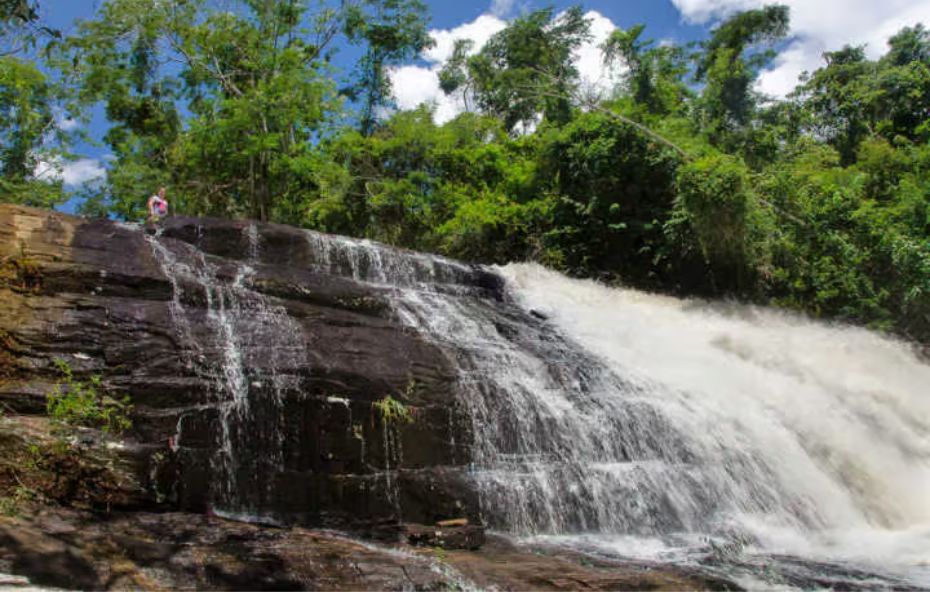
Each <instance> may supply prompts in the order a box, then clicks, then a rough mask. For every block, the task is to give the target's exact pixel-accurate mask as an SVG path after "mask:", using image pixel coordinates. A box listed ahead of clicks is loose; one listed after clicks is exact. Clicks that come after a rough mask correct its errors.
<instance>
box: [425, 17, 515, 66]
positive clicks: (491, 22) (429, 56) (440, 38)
mask: <svg viewBox="0 0 930 592" xmlns="http://www.w3.org/2000/svg"><path fill="white" fill-rule="evenodd" d="M506 26H507V22H506V21H504V20H503V19H501V18H498V17H496V16H494V15H492V14H482V15H481V16H479V17H478V18H476V19H475V20H473V21H472V22H470V23H465V24H464V25H459V26H458V27H455V28H454V29H433V30H432V31H430V32H429V35H430V37H432V38H433V41H435V42H436V45H434V46H433V47H431V48H430V49H427V50H426V51H424V52H423V59H425V60H427V61H429V62H434V63H440V64H441V63H443V62H445V61H446V60H448V59H449V58H451V57H452V50H453V49H454V48H455V41H456V39H471V40H472V42H474V46H473V47H472V52H477V51H478V50H479V49H481V48H482V47H484V44H485V43H487V42H488V40H489V39H490V38H491V37H492V36H493V35H494V33H497V32H498V31H500V30H501V29H503V28H504V27H506Z"/></svg>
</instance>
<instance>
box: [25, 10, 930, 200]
mask: <svg viewBox="0 0 930 592" xmlns="http://www.w3.org/2000/svg"><path fill="white" fill-rule="evenodd" d="M772 1H773V0H586V1H581V2H572V1H568V0H458V1H454V0H453V1H448V0H426V3H427V4H428V6H429V10H430V14H431V25H430V26H431V29H432V34H433V36H434V38H435V39H436V40H437V42H438V43H437V45H436V47H434V48H433V49H431V50H429V51H428V52H426V53H425V54H424V55H423V56H421V59H418V60H415V61H413V62H412V63H411V64H408V65H406V66H403V67H400V68H398V69H397V70H396V71H395V72H394V73H393V75H392V80H393V83H394V91H395V97H396V99H397V104H398V106H399V107H400V108H412V107H415V106H417V105H418V104H420V103H421V102H424V101H427V102H431V103H433V104H435V105H436V111H435V112H436V116H437V119H440V120H444V119H448V118H450V117H452V116H454V115H455V114H456V113H457V112H459V111H460V110H461V109H462V102H461V99H460V98H459V99H456V98H454V97H452V98H450V97H445V96H444V95H442V93H441V92H440V91H439V90H438V78H437V72H438V70H439V68H441V66H442V63H443V62H444V60H445V59H447V57H448V55H449V53H450V51H451V46H452V43H453V41H454V39H456V38H462V37H466V38H471V39H473V40H474V41H475V42H476V46H480V45H481V43H483V42H484V41H486V40H487V38H488V37H490V35H491V34H493V33H494V32H495V31H497V30H499V29H500V28H502V27H503V26H505V24H506V21H507V20H509V19H512V18H513V17H515V16H517V15H519V14H521V13H523V12H526V11H530V10H534V9H538V8H544V7H548V6H552V7H554V8H555V9H556V11H559V10H563V9H565V8H568V7H569V6H572V5H575V4H580V5H581V6H582V7H583V9H584V10H585V11H586V13H587V15H588V16H589V18H590V19H591V22H592V31H593V32H594V33H595V39H594V41H592V43H591V44H589V45H588V46H587V47H584V48H582V50H581V51H580V52H579V55H578V56H577V65H578V67H579V70H581V72H582V77H583V80H584V81H585V83H586V84H588V85H590V86H591V87H592V88H595V89H597V88H599V87H601V86H603V87H605V88H606V86H607V85H609V83H610V82H611V80H610V74H608V73H605V72H604V71H603V70H602V66H601V65H600V54H599V51H598V50H597V47H596V44H597V43H598V42H599V41H600V40H601V39H603V38H604V37H606V35H607V34H609V32H610V30H612V29H613V28H615V27H621V28H627V27H629V26H631V25H634V24H638V23H644V24H645V25H646V35H647V36H648V37H651V38H653V39H656V40H658V41H674V42H677V43H686V42H688V41H694V40H699V39H702V38H704V37H706V36H707V34H708V32H709V31H710V29H711V28H712V27H713V26H714V24H715V23H716V22H719V20H720V19H721V18H724V17H725V16H727V15H728V14H730V13H732V12H734V11H736V10H743V9H747V8H755V7H759V6H762V5H764V4H768V3H771V2H772ZM778 1H779V2H780V3H782V4H787V5H788V6H789V8H790V9H791V15H792V27H791V37H790V38H789V40H788V41H787V42H786V43H784V44H783V46H782V48H781V52H780V54H779V55H778V56H777V57H776V59H775V61H774V62H773V64H772V66H771V67H770V68H769V69H768V70H767V71H764V72H763V73H762V75H761V76H760V78H759V80H758V81H757V88H758V89H759V90H761V91H763V92H766V93H767V94H770V95H773V96H784V95H785V94H787V93H788V92H790V91H791V90H792V89H793V88H794V86H795V85H796V83H797V79H798V75H799V74H801V73H802V72H804V71H805V70H813V69H815V68H817V67H818V66H819V65H820V63H821V54H822V53H823V52H824V51H830V50H835V49H839V48H840V47H842V46H843V45H844V44H847V43H849V44H857V45H858V44H864V45H866V50H867V53H868V54H869V55H870V56H871V57H877V56H878V55H881V54H882V53H883V52H884V51H885V47H886V46H885V41H886V40H887V38H888V37H889V36H891V35H892V34H894V33H895V32H897V31H898V30H899V29H900V28H901V27H902V26H910V25H913V24H916V23H917V22H923V23H925V24H928V25H930V0H778ZM101 3H102V0H40V7H41V13H42V15H43V17H44V19H45V20H46V21H47V22H48V24H49V25H51V26H53V27H56V28H59V29H62V30H63V31H64V32H66V33H67V32H69V31H71V30H73V28H74V21H75V19H78V18H91V17H93V15H94V13H95V12H96V10H97V8H98V6H99V5H100V4H101ZM341 54H342V59H338V58H337V65H340V66H342V67H344V68H350V67H351V62H352V60H353V58H354V55H355V52H354V51H352V50H349V49H346V50H345V51H342V52H341ZM613 74H614V75H615V74H616V73H613ZM105 129H106V122H105V120H104V118H103V117H101V116H99V110H98V116H97V117H95V118H94V121H93V122H92V123H91V124H90V129H89V131H90V133H91V135H92V136H95V137H97V138H100V137H101V136H102V134H103V132H104V131H105ZM75 151H76V152H77V153H78V156H79V159H78V160H77V161H76V162H75V163H70V164H66V165H65V170H64V178H65V180H66V181H67V182H69V183H71V184H76V183H80V182H82V181H86V180H87V179H88V178H92V177H93V176H94V175H99V174H101V172H102V171H103V167H105V160H106V156H107V152H106V148H105V147H104V146H93V145H89V144H83V145H80V146H77V147H76V150H75ZM143 192H144V191H143ZM72 207H73V204H69V205H68V206H66V209H72Z"/></svg>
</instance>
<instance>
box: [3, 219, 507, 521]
mask: <svg viewBox="0 0 930 592" xmlns="http://www.w3.org/2000/svg"><path fill="white" fill-rule="evenodd" d="M157 234H158V236H153V235H152V234H147V233H146V232H144V231H143V229H142V228H139V227H132V226H128V225H122V224H119V223H115V222H112V221H107V220H84V219H80V218H76V217H72V216H67V215H63V214H59V213H54V212H48V211H43V210H36V209H30V208H24V207H17V206H9V205H0V268H2V269H0V307H2V310H3V314H0V403H2V404H3V405H4V407H5V408H6V409H7V411H8V413H13V414H17V413H18V414H25V415H35V414H42V413H43V412H44V409H45V396H46V394H47V393H48V392H49V391H50V389H51V388H52V387H53V386H54V384H55V383H56V381H57V380H59V379H60V376H59V374H58V372H57V370H56V369H55V363H54V362H55V360H56V359H61V360H64V361H66V362H67V363H68V364H69V365H70V366H71V367H72V368H73V369H74V372H75V375H76V377H78V378H84V379H86V378H87V377H89V376H91V375H100V376H101V378H102V389H103V390H104V391H105V392H107V393H109V394H114V395H120V396H121V395H124V394H125V395H129V397H130V399H131V401H132V404H133V405H134V412H133V417H132V419H133V428H132V429H131V430H130V432H128V434H127V440H128V441H129V442H131V443H132V446H131V449H132V450H133V451H134V456H135V457H134V458H133V463H135V466H137V468H138V475H137V478H138V481H139V483H140V487H142V489H143V490H144V491H146V492H147V496H148V501H149V503H150V504H151V505H152V506H153V507H154V506H156V505H161V506H163V507H167V508H176V509H187V510H193V511H200V512H207V511H214V510H221V509H222V510H227V511H231V512H238V513H242V514H256V515H259V514H260V515H262V516H263V517H264V518H266V519H270V520H275V521H278V522H284V523H300V524H310V525H322V526H336V527H350V528H360V529H363V528H365V527H366V525H367V524H368V523H370V522H372V521H377V520H383V519H396V520H400V519H401V517H402V518H403V519H404V520H407V521H413V522H423V523H433V522H435V521H436V520H441V519H444V518H450V517H456V516H460V515H467V516H469V517H471V518H473V519H477V502H476V500H475V499H474V495H473V494H471V493H469V489H468V488H467V487H465V486H464V484H463V479H464V476H463V475H464V467H465V465H466V463H467V462H468V438H469V436H468V425H467V422H465V421H463V418H462V417H461V414H460V413H459V411H458V410H457V408H456V405H455V403H454V400H453V398H452V388H453V383H454V380H455V374H454V371H453V370H452V369H451V368H450V367H449V364H448V362H447V359H446V358H445V357H444V356H443V355H442V352H440V351H439V350H438V349H437V348H436V346H434V345H432V344H430V343H429V342H427V341H425V340H423V339H422V338H421V337H419V336H418V335H417V333H416V332H415V331H411V330H410V329H409V328H407V327H406V326H405V325H404V324H403V323H402V322H400V320H399V319H398V318H397V315H396V314H395V312H394V311H392V310H391V309H390V306H389V298H388V297H389V295H390V293H391V290H392V289H396V287H395V288H392V287H390V286H386V285H384V283H383V282H380V281H379V280H380V279H383V278H381V277H380V276H379V275H378V274H379V273H381V274H382V275H383V270H382V269H381V268H379V267H377V266H378V265H381V262H380V261H374V260H370V259H364V258H360V257H359V256H358V255H357V254H355V251H354V250H353V249H354V248H355V247H354V246H353V245H354V243H352V244H349V243H346V244H345V245H341V246H340V244H339V243H338V241H337V239H330V238H327V237H323V235H316V234H313V233H307V232H304V231H301V230H298V229H294V228H290V227H285V226H276V225H265V224H262V225H254V224H252V223H250V222H248V221H228V220H202V219H188V218H181V217H177V218H171V219H168V220H167V221H166V222H165V225H164V227H163V228H161V229H160V230H159V232H158V233H157ZM333 241H337V242H335V243H334V242H333ZM333 245H335V246H333ZM337 247H338V248H337ZM392 265H404V266H406V267H404V268H403V269H400V270H392V273H393V274H394V276H395V277H401V278H405V277H408V276H409V279H410V281H412V282H413V281H416V280H418V279H429V281H431V282H434V283H435V285H437V286H439V288H438V289H445V288H443V286H448V289H452V290H457V289H462V290H470V291H473V292H474V293H476V294H479V295H481V296H482V297H487V298H492V299H493V298H496V297H498V291H499V290H500V288H501V286H500V284H499V280H498V278H496V276H493V275H491V274H487V273H485V272H482V271H481V270H479V269H477V268H471V267H467V266H464V265H460V264H448V265H446V264H441V263H438V262H436V261H433V260H430V259H427V258H425V257H424V256H420V255H416V254H409V255H408V256H405V257H397V258H396V261H394V262H393V263H392ZM420 276H423V277H420ZM237 389H238V390H237ZM386 397H391V398H392V399H393V400H396V401H399V402H400V403H401V404H402V405H403V406H404V409H405V413H406V414H407V415H408V416H409V417H410V418H411V419H412V421H389V418H386V417H385V415H384V414H383V413H381V412H379V408H378V406H377V403H378V402H379V401H383V400H385V398H386ZM139 451H144V452H145V455H143V456H145V458H141V459H140V458H139V454H138V453H139ZM133 505H134V506H138V505H139V500H138V499H134V500H133Z"/></svg>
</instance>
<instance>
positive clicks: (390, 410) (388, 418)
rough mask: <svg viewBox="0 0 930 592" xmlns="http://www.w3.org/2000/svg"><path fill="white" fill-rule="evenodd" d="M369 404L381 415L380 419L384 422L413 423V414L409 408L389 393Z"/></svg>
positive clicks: (393, 423)
mask: <svg viewBox="0 0 930 592" xmlns="http://www.w3.org/2000/svg"><path fill="white" fill-rule="evenodd" d="M371 405H372V407H374V408H375V409H376V410H377V411H378V413H379V414H380V415H381V419H382V420H383V421H384V423H385V424H388V425H396V424H409V423H413V414H412V413H411V411H410V408H409V407H408V406H407V405H404V404H403V403H401V402H400V401H398V400H397V399H395V398H394V397H392V396H391V395H386V396H384V397H383V398H381V399H379V400H377V401H375V402H374V403H372V404H371Z"/></svg>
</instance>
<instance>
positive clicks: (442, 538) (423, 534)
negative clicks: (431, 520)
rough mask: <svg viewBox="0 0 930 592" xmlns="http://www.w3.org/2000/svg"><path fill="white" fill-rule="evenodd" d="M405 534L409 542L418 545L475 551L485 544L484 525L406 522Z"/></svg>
mask: <svg viewBox="0 0 930 592" xmlns="http://www.w3.org/2000/svg"><path fill="white" fill-rule="evenodd" d="M404 534H405V535H406V538H407V542H408V543H410V544H411V545H415V546H418V547H438V548H440V549H470V550H472V551H475V550H478V549H480V548H481V545H483V544H484V527H483V526H476V525H474V524H463V525H460V526H438V525H432V526H431V525H427V524H405V525H404Z"/></svg>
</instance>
